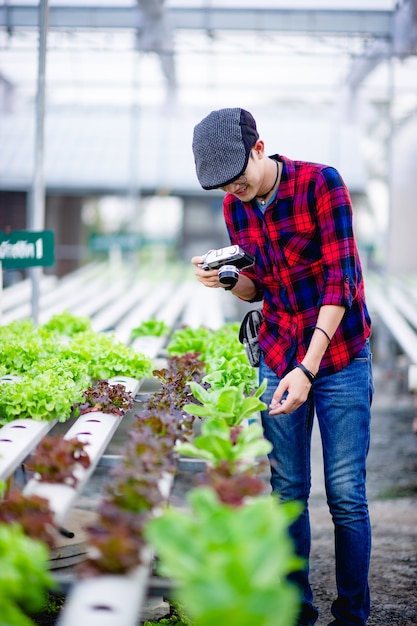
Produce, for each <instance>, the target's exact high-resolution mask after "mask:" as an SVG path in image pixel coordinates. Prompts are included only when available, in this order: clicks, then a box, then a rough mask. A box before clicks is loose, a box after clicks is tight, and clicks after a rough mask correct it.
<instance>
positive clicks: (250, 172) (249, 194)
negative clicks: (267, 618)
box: [220, 141, 263, 202]
mask: <svg viewBox="0 0 417 626" xmlns="http://www.w3.org/2000/svg"><path fill="white" fill-rule="evenodd" d="M258 144H260V145H258ZM262 156H263V144H262V142H261V141H258V142H256V144H255V145H254V147H253V148H252V150H251V153H250V157H249V161H248V164H247V167H246V169H245V171H244V173H243V174H242V175H241V176H239V178H238V179H237V180H235V181H234V182H233V183H229V184H228V185H226V186H224V187H220V189H222V191H225V192H226V193H231V194H233V195H234V196H236V198H239V200H242V202H249V201H250V200H253V199H254V198H255V197H256V196H257V195H259V193H260V192H259V190H260V187H261V184H262V180H263V161H262Z"/></svg>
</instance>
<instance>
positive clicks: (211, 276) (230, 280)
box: [191, 246, 255, 290]
mask: <svg viewBox="0 0 417 626" xmlns="http://www.w3.org/2000/svg"><path fill="white" fill-rule="evenodd" d="M191 262H192V263H193V264H194V265H196V266H197V267H198V268H201V270H203V273H201V272H200V271H198V270H197V271H196V276H197V278H198V280H199V281H200V282H201V283H203V285H205V286H206V287H223V288H224V289H229V290H230V289H233V287H235V286H236V284H237V281H238V278H239V273H240V270H241V269H243V268H245V267H250V266H251V265H253V264H254V262H255V257H254V256H252V255H251V254H249V253H247V252H245V251H244V250H243V249H242V248H241V247H240V246H227V247H226V248H219V249H218V250H209V251H208V252H207V254H205V255H204V257H193V258H192V259H191ZM204 275H205V276H204Z"/></svg>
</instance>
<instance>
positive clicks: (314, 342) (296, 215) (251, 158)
mask: <svg viewBox="0 0 417 626" xmlns="http://www.w3.org/2000/svg"><path fill="white" fill-rule="evenodd" d="M193 152H194V159H195V165H196V172H197V177H198V180H199V182H200V184H201V186H202V187H203V188H204V189H217V188H220V189H222V190H223V191H225V192H226V196H225V198H224V202H223V210H224V217H225V221H226V225H227V229H228V232H229V236H230V241H231V243H232V244H238V245H240V246H241V247H242V248H243V249H244V250H245V251H247V252H249V253H251V254H253V255H255V258H256V262H255V265H254V266H253V267H250V268H248V269H245V270H243V271H242V272H241V273H240V275H239V278H238V282H237V284H236V285H235V287H234V288H233V289H232V293H233V294H234V295H236V296H238V297H239V298H241V299H243V300H246V301H249V302H255V301H259V300H263V315H264V321H263V323H262V326H261V329H260V332H259V344H260V348H261V353H262V354H261V362H260V366H259V378H260V381H262V380H263V379H265V378H266V379H267V380H268V388H267V391H266V392H265V395H264V397H263V400H264V401H265V402H266V403H267V405H268V407H269V410H267V411H264V412H263V414H262V423H263V428H264V432H265V436H266V437H267V438H268V439H269V440H270V441H271V443H272V444H273V451H272V452H271V454H270V464H271V485H272V489H273V492H276V493H278V494H279V495H280V498H281V499H282V500H284V501H285V500H299V501H301V502H303V503H304V505H305V509H304V512H303V513H302V515H301V516H300V518H299V519H298V520H297V521H296V522H295V523H294V525H293V527H292V529H291V532H292V535H293V537H294V541H295V545H296V549H297V552H298V553H299V554H300V555H301V556H303V557H304V558H305V560H306V562H307V563H308V558H309V553H310V525H309V514H308V498H309V492H310V450H311V432H312V425H313V418H314V415H315V414H316V416H317V419H318V424H319V427H320V433H321V440H322V447H323V459H324V473H325V485H326V494H327V500H328V505H329V509H330V513H331V515H332V519H333V523H334V529H335V564H336V565H335V569H336V584H337V598H336V599H335V601H334V602H333V604H332V607H331V610H332V614H333V616H334V621H332V622H331V624H332V625H334V626H363V625H365V624H366V621H367V618H368V616H369V607H370V598H369V587H368V570H369V559H370V548H371V530H370V522H369V514H368V505H367V500H366V490H365V473H366V468H365V465H366V457H367V453H368V448H369V431H370V406H371V401H372V394H373V383H372V366H371V354H370V348H369V336H370V333H371V321H370V318H369V314H368V311H367V308H366V303H365V296H364V284H363V278H362V270H361V264H360V260H359V257H358V251H357V247H356V242H355V238H354V234H353V228H352V206H351V201H350V197H349V193H348V191H347V189H346V186H345V184H344V182H343V180H342V178H341V176H340V174H339V173H338V172H337V171H336V170H335V169H334V168H332V167H329V166H326V165H319V164H316V163H308V162H304V161H293V160H291V159H288V158H286V157H284V156H282V155H278V154H275V155H273V156H267V155H266V154H265V148H264V142H263V141H262V140H261V139H260V138H259V134H258V131H257V128H256V123H255V120H254V119H253V117H252V115H251V114H250V113H249V112H248V111H245V110H243V109H240V108H230V109H221V110H218V111H212V112H211V113H210V114H209V115H208V116H207V117H205V118H204V119H203V120H202V121H201V122H200V123H199V124H197V125H196V127H195V128H194V136H193ZM202 260H203V258H202V257H194V258H193V259H192V263H194V265H195V266H196V272H195V273H196V276H197V278H198V280H199V281H200V282H201V283H203V284H204V285H206V286H207V287H224V285H222V284H221V283H220V282H219V279H218V275H217V270H210V271H205V270H204V269H202V268H200V267H199V266H198V264H199V263H201V262H202ZM295 579H296V581H297V583H298V584H299V585H300V588H301V592H302V609H301V613H300V616H299V625H300V626H304V625H307V624H314V623H315V622H316V620H317V617H318V611H317V609H316V608H315V606H314V604H313V594H312V590H311V587H310V585H309V580H308V567H307V568H306V569H305V570H304V571H302V572H299V573H297V575H295Z"/></svg>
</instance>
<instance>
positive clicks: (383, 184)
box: [0, 0, 417, 282]
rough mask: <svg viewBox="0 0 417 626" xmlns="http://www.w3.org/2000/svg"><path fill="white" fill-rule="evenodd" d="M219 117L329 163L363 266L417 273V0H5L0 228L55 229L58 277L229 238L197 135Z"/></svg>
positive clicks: (269, 146)
mask: <svg viewBox="0 0 417 626" xmlns="http://www.w3.org/2000/svg"><path fill="white" fill-rule="evenodd" d="M229 106H242V107H244V108H247V109H248V110H250V111H251V112H252V113H253V115H254V116H255V118H256V119H257V121H258V127H259V131H260V134H261V137H262V138H263V139H264V141H265V144H266V150H267V152H269V153H271V154H272V153H275V152H278V153H281V154H284V155H286V156H288V157H290V158H294V159H306V160H313V161H318V162H322V163H328V164H331V165H334V166H336V167H337V168H338V169H339V170H340V172H341V173H342V176H343V177H344V179H345V180H346V182H347V184H348V187H349V189H350V192H351V195H352V198H353V202H354V208H355V227H356V231H357V237H358V240H359V243H360V246H361V248H362V258H363V262H364V265H366V266H368V267H371V268H372V269H374V268H378V269H381V270H382V271H388V272H396V271H401V272H415V271H416V270H417V246H416V243H415V239H416V233H417V210H416V209H417V206H416V197H417V0H398V1H395V0H85V1H83V0H49V1H48V0H40V1H39V2H38V1H36V0H0V230H7V229H11V230H14V229H26V228H33V226H34V225H35V226H37V228H40V229H42V228H46V229H52V230H53V231H54V233H55V242H56V255H55V256H56V266H55V268H54V269H53V271H54V272H55V273H57V274H58V275H59V276H62V275H64V274H65V273H67V272H69V271H71V270H73V269H75V268H77V267H78V266H80V265H82V264H83V263H85V262H86V261H87V260H89V259H91V258H92V257H94V255H97V254H98V255H100V254H107V253H109V250H111V249H113V250H114V249H121V250H122V252H123V254H128V255H129V254H132V253H134V251H135V250H137V248H140V249H141V250H142V251H144V250H145V251H147V252H146V253H147V254H150V255H151V258H152V259H153V260H154V261H155V262H160V261H165V260H166V259H169V258H171V257H175V258H180V259H183V260H185V261H188V260H189V258H190V257H191V256H192V255H193V254H200V253H204V252H205V251H206V250H208V249H209V248H213V247H220V246H222V245H224V244H227V243H228V240H227V235H226V232H225V228H224V226H223V220H222V214H221V200H222V194H219V193H217V192H215V191H214V192H205V191H203V190H201V189H200V187H199V185H198V182H197V179H196V176H195V171H194V163H193V156H192V150H191V140H192V130H193V126H194V125H195V124H196V123H197V122H198V121H199V120H200V119H201V118H202V117H204V116H205V115H206V114H208V113H209V112H210V111H211V110H213V109H216V108H222V107H229ZM126 235H129V237H126ZM46 271H50V270H46ZM12 280H14V278H13V273H12V272H8V273H7V272H6V282H7V281H12Z"/></svg>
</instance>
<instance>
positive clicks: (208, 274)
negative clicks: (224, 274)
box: [191, 256, 224, 288]
mask: <svg viewBox="0 0 417 626" xmlns="http://www.w3.org/2000/svg"><path fill="white" fill-rule="evenodd" d="M204 258H205V257H203V256H193V258H192V259H191V263H192V264H193V265H195V275H196V277H197V280H199V281H200V283H202V284H203V285H204V286H205V287H222V288H224V285H222V283H221V282H220V280H219V270H203V268H202V267H201V265H202V263H203V262H204Z"/></svg>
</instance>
